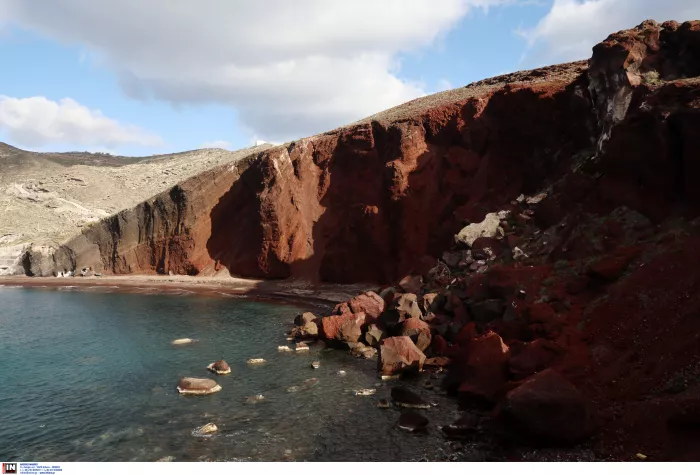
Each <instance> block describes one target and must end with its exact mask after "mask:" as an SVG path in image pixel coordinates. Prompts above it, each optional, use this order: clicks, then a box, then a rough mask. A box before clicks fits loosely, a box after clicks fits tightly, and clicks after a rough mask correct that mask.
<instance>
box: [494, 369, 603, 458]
mask: <svg viewBox="0 0 700 475" xmlns="http://www.w3.org/2000/svg"><path fill="white" fill-rule="evenodd" d="M495 420H496V423H497V425H498V426H499V427H500V429H502V431H503V433H504V435H505V436H507V437H517V438H519V439H521V440H524V441H527V442H528V443H544V444H558V445H568V444H574V443H576V442H579V441H580V440H582V439H584V438H586V437H588V436H589V435H590V434H591V433H592V432H593V430H594V413H593V407H592V405H591V404H590V402H589V401H588V400H587V399H586V398H585V397H584V396H583V394H581V393H580V392H579V390H578V389H576V387H575V386H574V385H573V384H571V383H570V382H569V381H567V380H566V379H564V377H563V376H561V375H560V374H559V373H557V372H556V371H554V370H552V369H547V370H544V371H542V372H541V373H537V374H535V375H534V376H531V377H529V378H527V379H526V380H524V381H523V383H522V384H521V385H520V386H518V387H517V388H515V389H513V390H512V391H510V392H509V393H508V394H507V395H506V397H505V399H504V400H503V401H502V402H501V403H500V404H499V406H498V407H497V408H496V411H495Z"/></svg>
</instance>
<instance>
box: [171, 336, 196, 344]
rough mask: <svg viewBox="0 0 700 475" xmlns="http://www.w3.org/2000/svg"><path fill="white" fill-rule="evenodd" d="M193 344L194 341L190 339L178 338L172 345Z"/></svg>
mask: <svg viewBox="0 0 700 475" xmlns="http://www.w3.org/2000/svg"><path fill="white" fill-rule="evenodd" d="M194 342H195V340H193V339H192V338H179V339H177V340H173V345H187V344H190V343H194Z"/></svg>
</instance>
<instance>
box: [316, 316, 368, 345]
mask: <svg viewBox="0 0 700 475" xmlns="http://www.w3.org/2000/svg"><path fill="white" fill-rule="evenodd" d="M320 323H321V324H320V328H319V336H320V337H321V338H323V339H324V340H327V341H329V340H336V341H339V342H342V341H345V342H357V341H358V340H359V339H360V337H361V336H362V329H361V327H362V325H363V324H364V323H365V314H364V313H358V314H353V313H345V314H343V315H331V316H329V317H323V318H322V319H321V322H320Z"/></svg>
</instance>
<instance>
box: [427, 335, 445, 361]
mask: <svg viewBox="0 0 700 475" xmlns="http://www.w3.org/2000/svg"><path fill="white" fill-rule="evenodd" d="M430 348H431V350H432V353H433V354H434V355H437V356H445V355H446V354H447V352H448V348H449V345H448V344H447V340H445V338H444V337H443V336H442V335H435V336H433V338H432V341H431V345H430Z"/></svg>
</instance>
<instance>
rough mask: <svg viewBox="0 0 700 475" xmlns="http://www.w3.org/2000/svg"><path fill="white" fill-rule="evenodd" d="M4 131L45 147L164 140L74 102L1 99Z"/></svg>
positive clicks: (0, 120)
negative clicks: (49, 145) (56, 144)
mask: <svg viewBox="0 0 700 475" xmlns="http://www.w3.org/2000/svg"><path fill="white" fill-rule="evenodd" d="M0 130H2V131H4V132H5V133H6V134H7V136H8V138H9V140H10V141H12V142H13V143H16V144H18V145H23V146H29V147H41V146H43V145H46V144H49V143H64V144H74V145H84V146H90V147H105V148H112V147H116V146H120V145H141V146H146V147H157V146H160V145H162V144H163V141H162V139H161V138H160V137H158V136H156V135H153V134H151V133H149V132H146V131H144V130H141V129H139V128H138V127H134V126H132V125H127V124H121V123H119V122H117V121H116V120H113V119H110V118H109V117H105V116H104V115H103V114H102V112H100V111H99V110H94V109H88V108H87V107H85V106H83V105H81V104H79V103H77V102H76V101H74V100H73V99H70V98H65V99H61V100H60V101H58V102H55V101H51V100H49V99H47V98H45V97H27V98H21V99H20V98H15V97H7V96H0Z"/></svg>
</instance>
